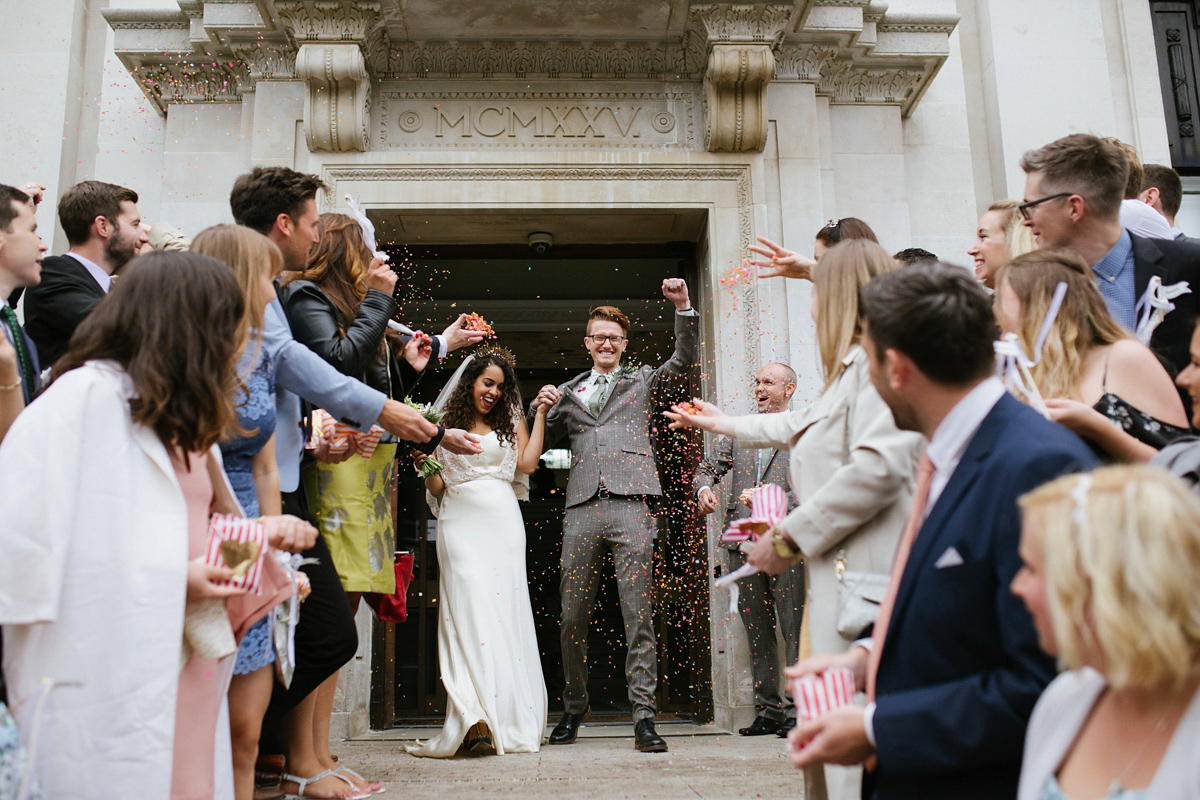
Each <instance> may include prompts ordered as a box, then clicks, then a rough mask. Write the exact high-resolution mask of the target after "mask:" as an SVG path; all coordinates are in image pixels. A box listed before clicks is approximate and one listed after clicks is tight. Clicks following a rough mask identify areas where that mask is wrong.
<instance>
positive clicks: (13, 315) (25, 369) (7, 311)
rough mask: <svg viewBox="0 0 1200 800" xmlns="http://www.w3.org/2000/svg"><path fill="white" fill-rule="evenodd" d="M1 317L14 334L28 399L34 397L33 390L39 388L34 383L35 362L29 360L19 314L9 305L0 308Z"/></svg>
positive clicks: (14, 342)
mask: <svg viewBox="0 0 1200 800" xmlns="http://www.w3.org/2000/svg"><path fill="white" fill-rule="evenodd" d="M0 309H3V311H0V316H3V317H4V324H5V325H7V326H8V330H9V333H10V334H12V346H13V349H14V350H16V351H17V364H18V365H19V366H20V368H21V382H22V383H23V384H24V389H25V395H26V397H32V396H33V390H34V389H35V388H37V384H35V383H34V380H35V378H36V376H35V375H34V374H33V361H32V360H31V359H30V358H29V348H27V347H26V346H25V334H24V333H23V332H22V331H21V324H20V323H19V322H17V312H15V311H13V310H12V306H10V305H8V304H7V303H6V304H4V305H3V306H0Z"/></svg>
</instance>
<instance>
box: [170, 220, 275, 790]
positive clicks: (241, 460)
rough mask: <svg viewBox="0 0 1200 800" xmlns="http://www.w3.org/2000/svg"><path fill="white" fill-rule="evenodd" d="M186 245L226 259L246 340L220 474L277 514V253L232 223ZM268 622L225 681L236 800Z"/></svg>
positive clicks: (265, 657)
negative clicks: (233, 425)
mask: <svg viewBox="0 0 1200 800" xmlns="http://www.w3.org/2000/svg"><path fill="white" fill-rule="evenodd" d="M192 249H193V251H195V252H200V253H203V254H205V255H210V256H213V257H214V258H218V259H220V260H222V261H224V262H225V263H227V264H229V265H230V266H231V267H232V268H233V271H234V272H235V273H236V274H237V277H238V283H239V284H240V285H241V287H242V291H243V294H244V295H245V298H246V310H245V316H244V317H243V320H242V328H243V331H244V333H243V335H244V338H245V340H246V345H245V350H244V351H243V353H242V361H241V364H240V365H239V367H238V378H239V380H240V381H241V382H242V387H239V389H238V390H237V391H236V393H235V397H234V404H235V406H236V408H237V416H238V423H239V424H240V425H241V427H242V429H243V431H245V434H244V435H240V436H234V437H232V438H230V439H228V440H226V441H223V442H221V455H222V457H223V458H224V461H225V475H226V477H228V478H229V483H230V485H231V486H232V487H233V491H234V493H235V494H236V495H237V499H238V502H239V503H241V505H242V509H243V510H244V511H245V512H246V516H247V517H266V516H274V515H278V514H281V513H283V512H282V508H281V505H282V501H281V498H280V494H279V469H278V467H277V465H276V462H275V369H274V366H273V365H272V363H271V357H270V355H269V353H268V352H267V349H266V348H265V347H263V346H262V341H261V338H260V336H259V335H258V329H259V328H260V327H261V325H262V319H263V313H264V311H265V309H266V306H267V304H268V303H270V302H271V301H272V300H273V299H274V298H275V287H274V283H273V280H274V278H275V276H276V275H278V274H279V272H280V270H281V269H282V267H283V256H282V254H281V253H280V252H279V249H278V248H277V247H276V246H275V245H274V244H273V243H272V242H271V240H269V239H267V237H265V236H263V235H261V234H258V233H255V232H254V231H252V230H250V229H249V228H243V227H238V226H235V225H217V226H214V227H212V228H209V229H208V230H206V231H204V232H202V233H201V234H200V235H199V236H197V237H196V241H195V243H194V245H193V247H192ZM274 620H275V611H274V609H272V610H271V611H268V612H267V614H266V616H265V617H263V618H262V619H261V620H259V621H258V622H256V623H254V625H252V626H251V627H250V629H249V630H248V631H247V632H246V635H245V636H244V637H243V638H242V641H241V644H240V645H239V646H238V651H237V660H236V661H235V663H234V668H233V678H232V680H231V681H230V684H229V722H230V732H231V734H232V738H233V766H234V789H235V794H236V796H237V800H250V798H252V797H253V796H254V762H255V760H256V758H257V757H258V737H259V733H260V731H261V728H262V720H263V715H264V714H265V713H266V710H267V704H268V703H269V702H270V700H271V689H272V687H273V685H274V681H275V671H274V667H273V666H272V665H273V663H274V661H275V644H274V639H273V630H274V625H273V622H274Z"/></svg>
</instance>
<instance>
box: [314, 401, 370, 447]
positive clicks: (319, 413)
mask: <svg viewBox="0 0 1200 800" xmlns="http://www.w3.org/2000/svg"><path fill="white" fill-rule="evenodd" d="M383 433H384V431H383V428H381V427H379V426H378V425H372V426H371V430H369V431H366V432H365V433H363V432H360V431H358V430H356V429H355V428H351V427H350V426H349V425H346V424H344V423H341V422H338V421H337V420H335V419H334V418H333V417H332V416H330V415H329V412H328V411H326V410H325V409H323V408H318V409H315V410H314V411H313V413H312V436H310V437H309V440H308V449H309V450H316V449H317V446H318V445H320V443H321V442H328V443H329V452H331V453H338V454H341V453H344V452H346V451H347V450H350V451H351V452H355V453H358V454H359V455H360V456H362V457H363V458H370V457H371V456H372V455H374V453H375V448H376V447H378V446H379V440H380V439H382V438H383Z"/></svg>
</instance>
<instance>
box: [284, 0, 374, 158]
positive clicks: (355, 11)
mask: <svg viewBox="0 0 1200 800" xmlns="http://www.w3.org/2000/svg"><path fill="white" fill-rule="evenodd" d="M275 8H276V9H277V10H278V11H279V16H280V18H281V19H282V20H283V23H284V27H285V28H286V29H287V32H288V34H289V36H290V37H291V38H292V39H293V40H294V41H295V42H296V44H297V45H298V46H299V49H298V51H297V52H296V77H297V78H300V79H301V80H303V81H304V83H305V88H306V91H305V94H304V130H305V134H306V138H307V140H308V149H309V150H312V151H314V152H315V151H318V150H327V151H335V152H336V151H349V150H358V151H361V150H366V149H367V138H368V136H367V129H368V126H369V122H370V112H371V74H370V72H369V70H368V67H367V59H366V55H365V54H366V52H367V49H368V41H369V40H370V39H372V38H373V37H376V36H378V35H381V34H382V32H381V30H380V28H379V9H380V4H379V3H378V2H375V1H374V0H365V1H363V0H359V1H357V2H355V1H353V0H286V1H285V0H278V1H277V2H276V3H275Z"/></svg>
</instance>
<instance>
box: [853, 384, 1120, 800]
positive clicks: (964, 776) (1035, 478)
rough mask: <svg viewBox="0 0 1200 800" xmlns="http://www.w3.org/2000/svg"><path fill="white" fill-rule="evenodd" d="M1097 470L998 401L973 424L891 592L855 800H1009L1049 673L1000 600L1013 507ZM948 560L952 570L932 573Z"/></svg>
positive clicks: (1011, 549)
mask: <svg viewBox="0 0 1200 800" xmlns="http://www.w3.org/2000/svg"><path fill="white" fill-rule="evenodd" d="M1095 466H1097V461H1096V457H1095V456H1094V455H1092V452H1091V450H1089V449H1088V447H1087V445H1085V444H1084V443H1083V442H1082V441H1081V440H1080V439H1079V438H1078V437H1076V436H1075V435H1074V434H1073V433H1071V432H1070V431H1068V430H1067V429H1066V428H1064V427H1062V426H1061V425H1058V424H1056V423H1053V422H1050V421H1048V420H1046V419H1044V418H1043V417H1042V416H1041V415H1039V414H1038V413H1037V412H1036V411H1034V410H1033V409H1031V408H1029V407H1028V406H1025V405H1023V404H1022V403H1020V402H1018V401H1017V400H1015V399H1013V397H1012V396H1011V395H1009V394H1005V395H1004V396H1002V397H1001V398H1000V400H999V401H998V402H997V403H996V405H995V406H994V407H993V408H992V410H991V412H989V413H988V415H987V416H986V417H984V420H983V423H982V424H981V425H980V426H979V429H978V430H977V431H976V433H975V436H974V437H973V438H972V439H971V441H970V443H969V444H968V445H967V449H966V450H965V451H964V453H963V456H962V460H961V461H960V462H959V464H958V467H957V468H956V469H955V470H954V473H953V474H952V475H951V476H950V481H949V482H948V483H947V484H946V488H945V489H944V490H943V491H942V493H941V495H940V496H939V497H938V498H937V502H936V503H935V504H934V506H933V508H932V509H930V511H929V515H928V516H927V517H926V519H925V522H924V524H923V525H922V526H921V530H920V532H919V533H918V535H917V538H916V540H915V542H914V543H913V549H912V553H911V555H910V556H909V559H908V564H907V566H906V567H905V569H904V575H903V577H902V578H901V581H900V588H899V592H898V594H897V596H896V605H895V607H894V609H893V612H892V618H891V622H890V623H889V626H888V633H887V638H886V640H885V642H884V648H883V652H882V653H881V660H880V665H879V673H878V679H877V681H876V706H875V717H874V721H873V722H874V729H875V741H876V744H877V752H878V756H879V766H878V768H877V769H876V771H875V772H874V773H869V774H868V775H867V776H866V780H865V781H864V785H863V797H866V798H871V797H876V798H879V800H892V799H893V798H914V799H915V798H921V799H922V800H928V798H943V797H944V798H967V797H969V798H972V800H979V799H980V798H1006V800H1013V798H1015V797H1016V796H1017V778H1018V776H1019V774H1020V771H1021V752H1022V748H1023V747H1024V743H1025V727H1026V725H1027V724H1028V722H1029V715H1030V714H1031V713H1032V712H1033V706H1034V703H1035V702H1037V699H1038V696H1039V695H1040V694H1041V692H1042V690H1043V689H1044V688H1045V687H1046V685H1047V684H1048V683H1049V682H1050V681H1051V680H1052V679H1053V678H1054V675H1055V672H1056V670H1055V664H1054V659H1052V658H1050V657H1049V656H1047V655H1046V654H1045V653H1043V652H1042V650H1041V648H1039V646H1038V640H1037V634H1036V632H1035V631H1034V628H1033V621H1032V619H1031V618H1030V616H1029V613H1028V612H1027V611H1026V610H1025V606H1024V604H1023V603H1022V602H1021V600H1020V599H1019V598H1017V597H1016V596H1015V595H1013V594H1012V592H1010V591H1009V584H1011V583H1012V579H1013V577H1014V576H1015V575H1016V573H1017V570H1018V569H1019V568H1020V566H1021V559H1020V557H1019V556H1018V554H1017V545H1018V542H1019V539H1020V531H1021V521H1020V513H1019V511H1018V509H1017V498H1018V497H1020V496H1021V495H1023V494H1025V493H1026V492H1028V491H1030V490H1032V489H1034V488H1036V487H1037V486H1040V485H1041V484H1043V483H1046V482H1048V481H1050V480H1053V479H1054V478H1057V477H1059V476H1061V475H1064V474H1066V473H1070V472H1077V471H1080V470H1087V469H1091V468H1093V467H1095ZM951 547H953V548H955V549H956V550H957V551H958V553H959V555H960V556H962V561H963V563H962V564H960V565H958V566H950V567H945V568H942V569H939V568H937V567H936V566H935V563H936V562H937V561H938V559H939V558H941V556H942V555H943V554H944V553H946V551H947V550H948V549H949V548H951Z"/></svg>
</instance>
